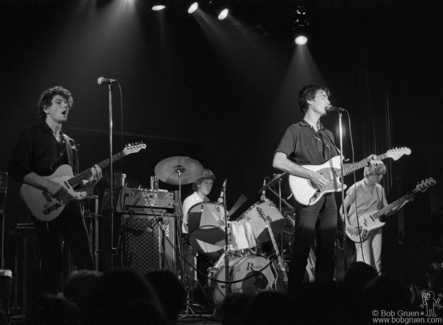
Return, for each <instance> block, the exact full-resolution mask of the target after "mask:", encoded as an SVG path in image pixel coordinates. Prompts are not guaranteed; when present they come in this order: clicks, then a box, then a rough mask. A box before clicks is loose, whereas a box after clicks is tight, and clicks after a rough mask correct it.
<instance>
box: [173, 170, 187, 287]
mask: <svg viewBox="0 0 443 325" xmlns="http://www.w3.org/2000/svg"><path fill="white" fill-rule="evenodd" d="M182 171H183V166H182V165H177V166H176V169H175V172H176V173H177V174H178V206H179V214H178V215H177V219H178V220H177V227H176V229H177V236H178V238H177V239H178V252H179V254H180V279H181V281H182V282H184V281H185V278H184V267H185V266H184V262H183V240H182V228H181V225H182V222H183V216H181V214H182V213H183V206H182V183H181V174H182Z"/></svg>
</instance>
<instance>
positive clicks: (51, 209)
mask: <svg viewBox="0 0 443 325" xmlns="http://www.w3.org/2000/svg"><path fill="white" fill-rule="evenodd" d="M145 148H146V144H144V143H140V144H134V145H127V146H126V147H125V149H124V150H123V151H122V152H119V153H118V154H116V155H114V156H112V162H115V161H117V160H120V159H121V158H123V157H125V156H127V155H130V154H132V153H135V152H139V151H140V150H142V149H145ZM109 164H110V159H109V158H108V159H106V160H104V161H102V162H100V163H98V164H97V165H98V166H99V167H100V168H101V169H104V168H105V167H108V166H109ZM91 176H92V172H91V169H87V170H85V171H83V172H81V173H80V174H78V175H76V176H74V173H73V172H72V168H71V166H69V165H61V166H60V167H58V168H57V170H56V171H55V172H54V173H53V174H52V175H50V176H46V177H44V178H46V179H49V180H51V181H53V182H57V183H59V184H60V185H62V186H63V187H64V188H65V189H66V190H67V193H66V194H65V195H63V196H62V197H57V198H55V197H53V196H52V195H51V194H49V193H48V192H47V191H43V190H41V189H38V188H36V187H34V186H31V185H29V184H23V185H22V187H21V188H20V195H21V197H22V199H23V201H24V202H25V203H26V205H27V206H28V208H29V210H30V211H31V213H32V215H33V216H34V217H35V218H36V219H38V220H40V221H43V222H48V221H51V220H54V219H55V218H57V217H58V216H59V215H60V213H61V212H62V211H63V209H64V208H65V206H66V205H67V204H68V203H69V202H71V201H74V200H77V201H79V200H83V199H84V198H85V197H86V195H87V193H86V192H84V191H78V192H77V191H76V190H75V188H76V187H77V186H78V185H80V184H81V183H82V182H83V181H84V180H89V179H90V178H91Z"/></svg>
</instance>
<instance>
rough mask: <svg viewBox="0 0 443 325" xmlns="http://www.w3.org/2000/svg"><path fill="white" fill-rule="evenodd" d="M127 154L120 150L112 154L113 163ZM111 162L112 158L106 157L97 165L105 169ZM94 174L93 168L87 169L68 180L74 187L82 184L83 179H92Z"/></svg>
mask: <svg viewBox="0 0 443 325" xmlns="http://www.w3.org/2000/svg"><path fill="white" fill-rule="evenodd" d="M124 156H125V154H124V152H123V151H122V152H119V153H118V154H116V155H114V156H112V163H115V162H116V161H118V160H120V159H122V158H123V157H124ZM109 164H110V159H109V158H108V159H105V160H103V161H102V162H100V163H98V164H97V165H98V166H99V167H100V168H101V169H104V168H106V167H108V166H109ZM91 176H92V172H91V169H90V168H89V169H86V170H85V171H83V172H81V173H79V174H78V175H76V176H74V177H72V178H70V179H69V180H68V183H69V185H71V186H72V187H76V186H77V185H79V184H81V182H82V181H85V180H88V179H90V178H91Z"/></svg>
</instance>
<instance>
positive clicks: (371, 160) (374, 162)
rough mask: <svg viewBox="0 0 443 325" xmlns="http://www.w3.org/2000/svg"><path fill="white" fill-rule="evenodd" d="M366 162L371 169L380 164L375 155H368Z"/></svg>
mask: <svg viewBox="0 0 443 325" xmlns="http://www.w3.org/2000/svg"><path fill="white" fill-rule="evenodd" d="M366 160H367V161H368V165H369V166H371V167H375V166H378V165H380V164H381V163H382V162H381V160H380V159H379V158H378V157H377V156H376V155H369V156H368V158H366Z"/></svg>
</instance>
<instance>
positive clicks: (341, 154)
mask: <svg viewBox="0 0 443 325" xmlns="http://www.w3.org/2000/svg"><path fill="white" fill-rule="evenodd" d="M342 115H343V113H342V111H338V123H339V133H340V134H339V136H340V182H341V206H342V213H343V214H342V215H343V218H340V220H341V221H342V232H343V242H342V246H343V266H344V270H343V272H346V270H347V269H348V260H347V245H346V220H348V216H347V213H346V209H345V189H344V183H345V182H344V175H343V161H344V157H343V131H342ZM337 277H338V274H337Z"/></svg>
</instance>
